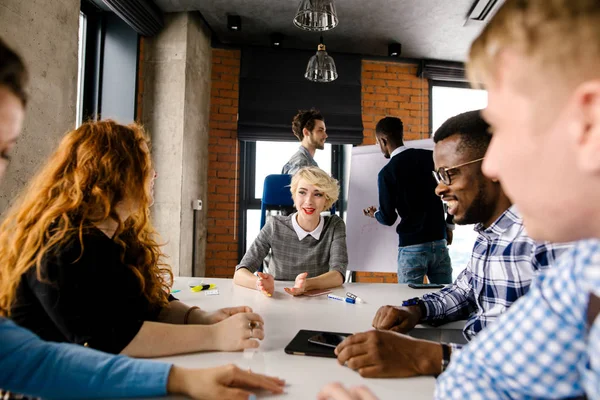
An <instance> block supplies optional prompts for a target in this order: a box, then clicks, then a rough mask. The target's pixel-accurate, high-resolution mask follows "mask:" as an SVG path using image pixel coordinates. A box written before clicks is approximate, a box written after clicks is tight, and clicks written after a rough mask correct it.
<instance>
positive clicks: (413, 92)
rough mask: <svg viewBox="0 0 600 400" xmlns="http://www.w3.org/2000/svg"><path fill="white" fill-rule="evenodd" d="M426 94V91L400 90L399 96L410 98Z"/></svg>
mask: <svg viewBox="0 0 600 400" xmlns="http://www.w3.org/2000/svg"><path fill="white" fill-rule="evenodd" d="M425 93H427V91H426V90H420V89H401V90H400V94H402V95H410V96H421V95H424V94H425Z"/></svg>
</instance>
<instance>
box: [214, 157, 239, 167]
mask: <svg viewBox="0 0 600 400" xmlns="http://www.w3.org/2000/svg"><path fill="white" fill-rule="evenodd" d="M217 160H219V161H222V162H230V163H235V162H236V161H237V156H232V155H231V154H219V155H218V156H217ZM229 170H231V169H229Z"/></svg>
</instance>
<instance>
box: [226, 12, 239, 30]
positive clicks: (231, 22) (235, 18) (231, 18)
mask: <svg viewBox="0 0 600 400" xmlns="http://www.w3.org/2000/svg"><path fill="white" fill-rule="evenodd" d="M227 28H229V30H230V31H234V32H239V31H241V30H242V17H240V16H239V15H228V16H227Z"/></svg>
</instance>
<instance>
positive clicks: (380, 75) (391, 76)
mask: <svg viewBox="0 0 600 400" xmlns="http://www.w3.org/2000/svg"><path fill="white" fill-rule="evenodd" d="M373 78H375V79H396V74H391V73H389V72H375V73H374V74H373Z"/></svg>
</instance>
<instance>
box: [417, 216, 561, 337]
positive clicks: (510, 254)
mask: <svg viewBox="0 0 600 400" xmlns="http://www.w3.org/2000/svg"><path fill="white" fill-rule="evenodd" d="M475 231H476V232H478V235H477V240H476V241H475V245H474V246H473V252H472V253H471V260H470V261H469V263H468V264H467V267H466V268H465V269H464V271H463V272H461V273H460V275H459V276H458V278H456V281H455V282H454V283H453V284H452V285H450V286H448V287H446V288H444V289H443V290H440V291H439V292H437V293H430V294H426V295H425V296H423V302H424V304H425V307H426V309H427V315H426V316H425V318H424V321H435V320H444V321H456V320H460V319H466V318H468V320H467V323H466V324H465V328H464V330H463V333H464V335H465V337H466V338H467V340H471V339H472V338H473V337H474V336H475V335H476V334H477V333H479V332H480V331H481V330H482V329H483V328H485V327H486V326H487V325H488V324H489V323H490V322H493V321H494V320H496V318H498V317H499V316H500V315H501V314H502V313H504V312H505V311H506V309H507V308H508V307H510V306H511V305H512V304H513V303H514V302H515V301H516V300H517V299H518V298H519V297H521V296H523V295H524V294H525V293H527V291H528V290H529V285H530V284H531V280H532V279H533V277H534V276H535V275H536V274H537V273H538V271H540V270H543V269H546V268H548V267H549V266H550V265H553V264H555V260H556V258H557V257H558V256H559V255H561V254H563V252H564V251H565V250H567V249H568V248H570V247H571V245H566V244H550V243H547V242H536V241H535V240H533V239H531V238H530V237H529V236H527V233H526V232H525V228H524V227H523V220H522V219H521V216H520V215H519V213H518V212H517V210H516V208H515V207H514V206H512V207H510V208H509V209H508V210H506V211H505V212H504V213H502V215H501V216H500V217H499V218H498V219H497V220H496V221H494V223H492V224H491V225H490V226H489V227H488V228H487V229H484V228H483V226H482V225H481V224H478V225H477V226H476V227H475Z"/></svg>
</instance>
